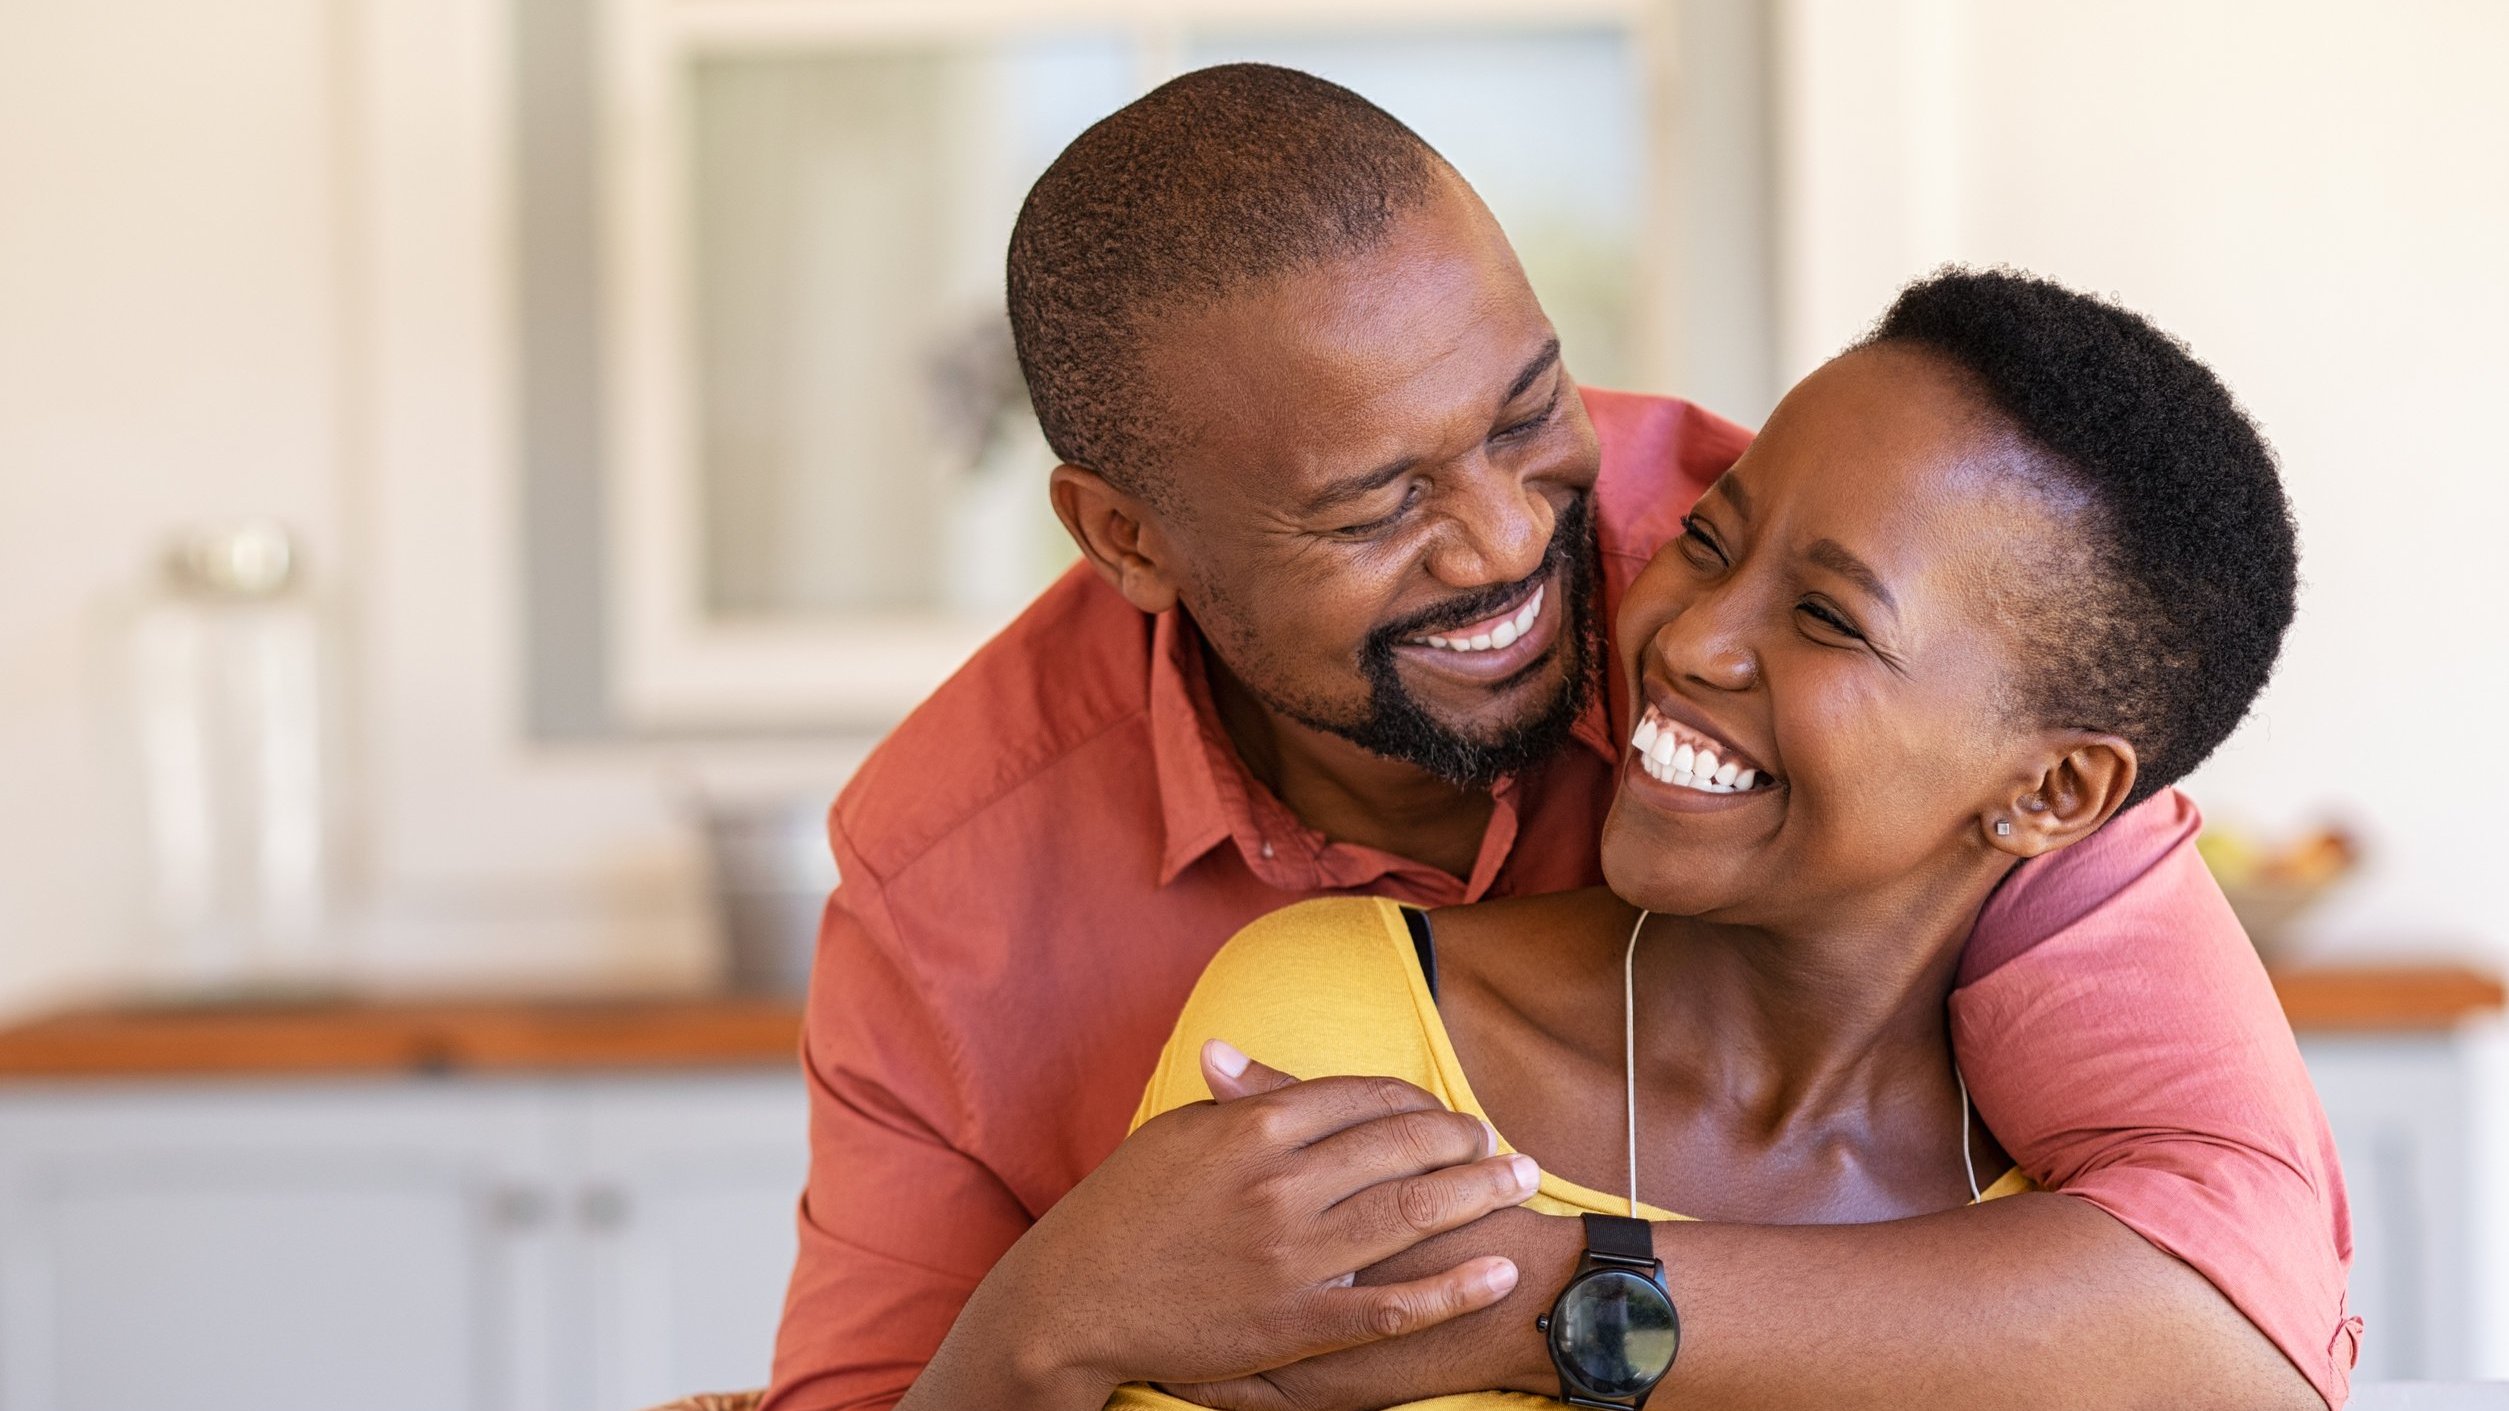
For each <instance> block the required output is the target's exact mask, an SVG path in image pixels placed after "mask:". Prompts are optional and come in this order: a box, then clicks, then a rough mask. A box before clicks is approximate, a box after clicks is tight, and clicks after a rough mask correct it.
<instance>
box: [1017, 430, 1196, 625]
mask: <svg viewBox="0 0 2509 1411" xmlns="http://www.w3.org/2000/svg"><path fill="white" fill-rule="evenodd" d="M1047 494H1048V495H1049V496H1051V497H1052V499H1053V501H1054V513H1055V515H1056V516H1057V517H1059V518H1060V519H1061V520H1062V521H1063V528H1064V529H1066V530H1068V531H1069V532H1070V534H1071V536H1072V542H1073V543H1075V544H1078V545H1079V546H1080V553H1081V557H1083V558H1086V559H1087V560H1089V562H1090V564H1091V565H1092V566H1094V567H1095V568H1096V569H1097V570H1098V576H1099V577H1101V578H1104V579H1105V580H1106V581H1107V582H1108V583H1109V584H1111V585H1113V587H1114V589H1115V591H1116V592H1119V593H1121V594H1123V595H1124V600H1125V601H1126V602H1129V603H1131V604H1132V605H1133V606H1134V607H1137V608H1139V609H1141V610H1142V611H1143V612H1147V613H1161V612H1165V611H1167V610H1168V609H1169V608H1172V607H1174V606H1176V597H1177V594H1176V580H1175V578H1174V577H1172V576H1171V575H1170V573H1169V571H1168V565H1169V564H1170V563H1172V562H1174V553H1173V547H1172V545H1171V544H1170V543H1169V541H1168V538H1167V534H1166V532H1165V531H1164V530H1163V529H1162V528H1161V527H1160V525H1159V522H1158V518H1157V516H1156V514H1155V513H1154V512H1153V511H1152V510H1151V508H1150V506H1149V505H1147V504H1146V503H1144V502H1143V501H1142V500H1141V499H1140V498H1139V497H1138V496H1135V495H1131V494H1127V493H1126V492H1124V491H1123V490H1120V489H1117V488H1116V487H1115V485H1114V484H1113V483H1112V482H1111V481H1109V480H1108V479H1107V478H1106V477H1105V476H1103V475H1100V474H1098V473H1097V472H1096V471H1094V470H1086V469H1083V468H1081V467H1080V466H1076V465H1058V466H1056V467H1054V475H1053V478H1052V479H1051V481H1050V482H1049V484H1048V488H1047Z"/></svg>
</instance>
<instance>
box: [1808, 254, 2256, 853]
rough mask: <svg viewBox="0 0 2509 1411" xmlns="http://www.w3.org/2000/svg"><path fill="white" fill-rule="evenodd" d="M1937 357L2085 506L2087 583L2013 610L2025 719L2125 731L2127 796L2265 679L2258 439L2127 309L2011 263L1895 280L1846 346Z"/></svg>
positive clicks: (2178, 351)
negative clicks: (2022, 663)
mask: <svg viewBox="0 0 2509 1411" xmlns="http://www.w3.org/2000/svg"><path fill="white" fill-rule="evenodd" d="M1874 345H1895V346H1901V347H1911V348H1916V349H1920V350H1922V351H1924V352H1926V353H1929V354H1932V355H1933V356H1935V357H1936V358H1939V359H1941V360H1943V361H1945V362H1947V363H1949V364H1951V365H1952V367H1953V368H1954V369H1956V371H1957V373H1958V374H1959V375H1960V376H1961V377H1962V378H1963V379H1964V380H1965V381H1967V382H1968V383H1969V384H1970V385H1971V386H1972V388H1973V389H1975V390H1976V391H1977V392H1978V393H1979V394H1980V395H1981V396H1982V397H1983V399H1984V401H1985V402H1986V404H1987V405H1988V407H1990V408H1991V409H1992V410H1993V412H1994V413H1995V414H1996V415H1997V416H1999V417H2000V418H2001V419H2002V420H2004V421H2005V422H2006V423H2008V424H2009V426H2010V428H2011V429H2012V430H2013V431H2014V432H2015V433H2017V434H2018V435H2019V437H2020V438H2021V439H2022V441H2023V442H2024V443H2025V444H2026V446H2027V448H2028V449H2029V450H2030V451H2032V452H2034V453H2035V455H2034V456H2033V459H2035V460H2037V461H2039V462H2040V468H2041V469H2042V470H2043V471H2044V472H2045V473H2047V474H2049V475H2050V476H2051V477H2053V478H2054V479H2055V480H2056V481H2057V482H2058V483H2059V484H2061V485H2062V486H2064V487H2065V488H2066V489H2068V490H2070V491H2073V492H2075V494H2072V495H2068V496H2066V498H2067V499H2069V500H2070V499H2074V498H2076V497H2077V496H2078V497H2079V499H2080V500H2081V501H2082V502H2084V503H2086V504H2087V506H2088V508H2087V510H2085V511H2084V512H2082V513H2080V514H2077V515H2076V516H2074V517H2073V518H2072V519H2071V521H2070V523H2069V525H2068V526H2067V529H2068V531H2069V532H2071V533H2074V534H2078V535H2080V536H2081V538H2082V541H2083V542H2082V543H2081V544H2080V547H2081V548H2082V549H2083V550H2084V552H2083V553H2082V554H2081V555H2080V556H2079V557H2078V558H2077V559H2076V562H2077V563H2078V564H2079V565H2081V566H2082V569H2083V571H2079V572H2076V573H2075V574H2073V575H2072V577H2074V578H2078V579H2083V580H2087V581H2079V582H2065V583H2061V584H2051V585H2049V587H2050V589H2051V590H2052V591H2050V592H2047V593H2045V594H2042V595H2036V596H2038V597H2039V602H2038V604H2037V605H2036V606H2035V607H2033V608H2032V609H2030V611H2029V616H2031V617H2032V618H2034V619H2036V620H2035V621H2032V622H2027V623H2023V624H2020V626H2021V627H2022V629H2023V632H2024V635H2025V638H2027V639H2028V644H2029V646H2030V648H2031V650H2030V651H2029V652H2028V654H2027V659H2029V660H2031V661H2033V662H2034V663H2036V664H2037V665H2036V667H2035V669H2034V677H2035V679H2033V680H2030V681H2027V682H2025V683H2023V687H2022V692H2023V694H2022V705H2023V707H2024V709H2026V710H2028V711H2029V712H2030V713H2032V714H2033V715H2035V716H2036V717H2037V719H2038V721H2039V723H2041V724H2046V725H2056V726H2062V727H2068V728H2074V729H2086V730H2097V731H2102V732H2105V733H2111V734H2115V735H2119V736H2122V737H2123V738H2125V739H2126V740H2128V741H2130V742H2132V744H2133V745H2134V747H2135V751H2136V753H2137V755H2138V756H2139V773H2138V776H2137V778H2136V780H2135V785H2134V791H2133V793H2132V795H2131V796H2130V797H2129V799H2128V803H2129V804H2132V803H2139V802H2141V801H2142V800H2143V799H2146V798H2149V797H2150V796H2151V795H2153V794H2154V793H2157V792H2158V791H2160V790H2161V789H2163V788H2166V787H2168V786H2169V785H2171V784H2174V783H2176V782H2177V781H2178V780H2180V779H2182V778H2184V777H2186V775H2187V774H2188V772H2189V771H2191V770H2193V769H2194V768H2195V767H2196V766H2197V765H2198V764H2201V763H2203V762H2204V759H2205V758H2206V757H2207V756H2208V755H2210V754H2212V752H2213V751H2214V750H2215V749H2216V748H2218V747H2219V746H2220V744H2221V742H2222V741H2223V740H2225V739H2227V738H2229V736H2230V732H2231V731H2232V730H2234V729H2236V728H2238V725H2239V722H2240V720H2241V719H2242V718H2244V717H2245V716H2246V715H2247V713H2248V708H2249V707H2250V706H2251V705H2252V704H2253V703H2254V702H2255V700H2256V697H2257V694H2258V692H2260V691H2262V690H2263V689H2264V687H2265V682H2266V678H2267V677H2269V676H2271V675H2272V674H2273V670H2274V661H2275V658H2276V657H2278V656H2279V655H2281V652H2282V641H2283V634H2284V632H2285V630H2286V629H2288V628H2289V627H2290V626H2291V619H2292V613H2293V610H2294V604H2295V602H2296V599H2297V597H2298V593H2299V562H2300V555H2299V535H2298V532H2297V530H2296V529H2295V528H2294V527H2293V524H2292V520H2291V506H2290V503H2289V502H2288V501H2287V500H2286V499H2285V498H2284V496H2283V488H2282V480H2281V477H2280V476H2279V475H2278V474H2277V473H2276V470H2275V466H2274V456H2273V452H2272V451H2271V450H2270V449H2268V447H2267V446H2266V444H2265V438H2264V437H2263V435H2261V434H2260V433H2259V432H2258V431H2257V428H2256V425H2255V423H2253V422H2251V421H2250V420H2249V419H2248V416H2247V414H2246V413H2245V412H2244V411H2242V410H2240V407H2239V404H2238V402H2237V401H2236V400H2235V399H2234V398H2233V397H2232V396H2231V394H2230V391H2229V389H2228V388H2226V387H2224V386H2223V385H2222V383H2221V379H2219V378H2217V377H2215V376H2214V375H2213V373H2212V371H2211V370H2210V369H2208V368H2206V367H2205V366H2204V365H2203V364H2202V363H2200V362H2197V361H2196V360H2195V357H2194V355H2193V354H2192V353H2190V352H2189V351H2188V350H2187V347H2186V345H2185V344H2183V343H2180V342H2179V341H2178V340H2177V339H2175V338H2172V337H2170V336H2169V335H2168V334H2166V333H2163V332H2162V331H2161V330H2160V329H2158V328H2156V327H2154V326H2153V325H2152V324H2151V323H2150V322H2149V321H2148V320H2146V319H2144V318H2143V317H2142V316H2141V315H2139V314H2135V313H2132V312H2129V311H2128V310H2125V309H2122V308H2119V307H2118V306H2117V305H2115V304H2112V303H2109V302H2107V301H2105V300H2102V299H2098V298H2094V297H2093V296H2091V295H2088V294H2081V293H2076V292H2075V291H2073V290H2070V289H2067V288H2065V287H2063V286H2062V285H2058V284H2054V283H2050V282H2049V281H2047V280H2044V279H2037V278H2033V277H2031V276H2029V275H2025V274H2020V273H2016V272H2014V271H2011V270H1968V269H1960V268H1949V269H1944V270H1941V271H1939V272H1937V273H1935V274H1933V275H1931V276H1929V277H1928V278H1925V279H1922V280H1919V281H1918V282H1916V283H1915V284H1912V285H1910V286H1908V288H1907V289H1906V290H1904V291H1902V292H1901V294H1900V295H1899V298H1898V300H1897V301H1896V302H1894V303H1893V304H1892V305H1891V307H1890V311H1889V312H1887V313H1885V314H1883V315H1882V320H1881V322H1880V323H1879V324H1877V325H1875V327H1874V329H1873V332H1872V333H1871V334H1870V335H1869V336H1868V337H1867V338H1866V339H1865V340H1864V342H1863V343H1862V344H1859V345H1858V346H1860V347H1869V346H1874Z"/></svg>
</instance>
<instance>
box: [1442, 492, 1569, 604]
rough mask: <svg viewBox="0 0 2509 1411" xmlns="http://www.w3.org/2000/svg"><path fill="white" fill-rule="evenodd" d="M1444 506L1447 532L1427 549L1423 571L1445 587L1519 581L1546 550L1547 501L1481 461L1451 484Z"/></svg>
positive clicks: (1549, 516)
mask: <svg viewBox="0 0 2509 1411" xmlns="http://www.w3.org/2000/svg"><path fill="white" fill-rule="evenodd" d="M1445 510H1446V517H1447V521H1448V523H1449V526H1450V530H1449V532H1448V533H1447V534H1446V535H1444V536H1443V538H1442V539H1441V541H1440V542H1439V544H1438V546H1437V548H1436V549H1435V550H1433V551H1432V552H1431V554H1430V560H1429V571H1430V572H1431V573H1432V574H1435V575H1436V577H1437V579H1438V581H1439V582H1441V583H1444V584H1447V585H1448V586H1450V587H1455V588H1482V587H1487V586H1489V585H1490V584H1493V583H1516V582H1521V581H1522V580H1524V579H1527V578H1530V577H1532V576H1533V574H1534V571H1535V570H1536V569H1539V568H1540V567H1541V566H1542V556H1543V554H1544V553H1546V552H1548V551H1549V549H1550V546H1551V530H1552V527H1553V521H1554V520H1555V518H1556V515H1555V512H1554V511H1553V510H1552V508H1551V502H1550V501H1549V500H1546V499H1544V498H1543V497H1542V496H1541V495H1540V494H1538V493H1536V492H1535V491H1534V490H1533V489H1532V487H1530V486H1528V485H1527V484H1526V483H1525V481H1524V479H1523V477H1521V476H1518V475H1515V474H1512V473H1509V472H1505V471H1501V470H1499V469H1498V468H1497V467H1495V466H1491V465H1489V464H1487V463H1486V462H1484V463H1483V464H1482V465H1481V466H1479V467H1477V468H1476V469H1475V470H1474V471H1473V472H1472V473H1470V474H1467V475H1465V476H1464V477H1463V478H1462V479H1461V481H1460V482H1459V483H1458V484H1456V485H1455V487H1454V489H1453V490H1452V492H1451V498H1450V499H1449V501H1448V503H1447V505H1446V506H1445Z"/></svg>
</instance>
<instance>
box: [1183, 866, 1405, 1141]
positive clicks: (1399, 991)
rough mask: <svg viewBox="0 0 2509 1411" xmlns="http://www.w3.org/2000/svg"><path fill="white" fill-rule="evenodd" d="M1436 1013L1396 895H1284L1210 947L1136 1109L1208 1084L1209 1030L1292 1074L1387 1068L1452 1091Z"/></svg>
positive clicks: (1195, 1098) (1189, 1095) (1189, 1096)
mask: <svg viewBox="0 0 2509 1411" xmlns="http://www.w3.org/2000/svg"><path fill="white" fill-rule="evenodd" d="M1435 1022H1436V1017H1435V1010H1434V1005H1433V1002H1432V1001H1431V1000H1430V998H1429V995H1428V992H1427V987H1426V985H1425V983H1424V982H1423V981H1422V980H1421V978H1420V969H1419V963H1418V961H1417V960H1416V959H1415V958H1414V957H1413V953H1412V950H1411V940H1410V932H1409V930H1408V929H1407V928H1406V926H1405V923H1404V921H1403V916H1402V909H1401V908H1400V907H1399V906H1397V905H1395V904H1394V903H1392V902H1389V901H1384V900H1381V899H1378V898H1374V897H1326V898H1321V899H1318V900H1315V901H1306V902H1300V903H1298V904H1297V905H1295V906H1290V907H1284V908H1283V909H1281V910H1279V911H1275V912H1272V913H1271V914H1269V915H1267V916H1263V917H1261V918H1259V919H1257V920H1255V921H1254V922H1252V923H1250V924H1249V925H1247V926H1246V928H1245V929H1243V930H1241V931H1239V932H1238V933H1237V934H1236V935H1235V936H1234V937H1232V938H1231V939H1230V940H1229V942H1228V944H1227V945H1225V946H1222V947H1221V948H1220V951H1219V953H1218V954H1217V955H1215V956H1213V957H1212V958H1211V963H1210V965H1209V966H1208V967H1207V968H1205V969H1204V970H1203V972H1202V978H1201V979H1200V980H1198V981H1196V982H1195V984H1194V990H1193V994H1192V996H1191V997H1189V998H1188V999H1187V1000H1186V1001H1185V1008H1184V1012H1183V1013H1182V1014H1181V1015H1179V1016H1178V1018H1177V1021H1176V1028H1175V1031H1174V1032H1173V1033H1172V1034H1171V1035H1170V1036H1169V1039H1168V1043H1167V1049H1166V1052H1164V1053H1163V1054H1161V1055H1160V1059H1159V1069H1158V1072H1157V1074H1156V1075H1155V1076H1154V1077H1153V1078H1152V1080H1151V1084H1150V1090H1149V1092H1148V1093H1147V1094H1146V1095H1145V1096H1144V1098H1143V1100H1142V1111H1141V1113H1140V1118H1147V1117H1149V1116H1150V1115H1152V1114H1154V1113H1157V1112H1163V1111H1165V1110H1167V1109H1168V1108H1171V1107H1180V1106H1183V1105H1184V1104H1186V1103H1189V1102H1199V1101H1201V1100H1203V1099H1204V1098H1207V1097H1209V1096H1210V1092H1209V1090H1208V1089H1207V1088H1205V1087H1204V1085H1203V1082H1202V1072H1201V1063H1200V1060H1201V1053H1202V1045H1203V1044H1204V1043H1205V1042H1207V1041H1208V1040H1211V1039H1223V1040H1226V1041H1227V1042H1228V1043H1230V1044H1232V1045H1234V1046H1235V1047H1237V1048H1238V1049H1239V1050H1241V1051H1242V1052H1244V1053H1246V1054H1247V1055H1249V1056H1250V1057H1252V1058H1254V1059H1256V1060H1257V1061H1258V1062H1261V1063H1263V1064H1265V1065H1267V1066H1269V1067H1272V1068H1276V1069H1278V1070H1280V1071H1281V1072H1283V1073H1287V1074H1289V1075H1291V1076H1292V1077H1297V1078H1320V1077H1325V1076H1328V1075H1331V1074H1337V1073H1368V1074H1389V1075H1391V1076H1393V1077H1397V1078H1402V1079H1404V1080H1406V1081H1408V1082H1413V1083H1418V1084H1419V1085H1421V1086H1422V1087H1424V1088H1427V1089H1429V1090H1430V1091H1431V1092H1436V1093H1439V1094H1440V1095H1441V1096H1445V1093H1444V1091H1443V1086H1444V1085H1443V1083H1442V1082H1441V1081H1440V1079H1439V1075H1438V1072H1437V1062H1436V1055H1435V1051H1434V1048H1433V1046H1432V1044H1431V1043H1430V1040H1429V1038H1428V1033H1429V1026H1430V1025H1432V1024H1434V1023H1435ZM1137 1120H1138V1119H1137Z"/></svg>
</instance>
